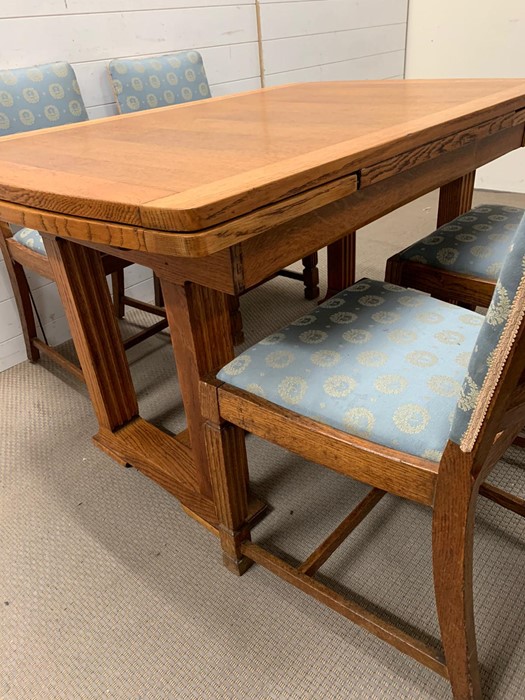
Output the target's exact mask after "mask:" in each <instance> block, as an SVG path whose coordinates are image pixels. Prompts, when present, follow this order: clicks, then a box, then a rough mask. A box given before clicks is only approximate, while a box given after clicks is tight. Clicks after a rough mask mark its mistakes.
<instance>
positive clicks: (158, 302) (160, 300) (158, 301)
mask: <svg viewBox="0 0 525 700" xmlns="http://www.w3.org/2000/svg"><path fill="white" fill-rule="evenodd" d="M153 290H154V295H155V296H154V299H155V306H164V297H163V295H162V287H161V286H160V280H159V278H158V277H157V275H155V274H154V275H153Z"/></svg>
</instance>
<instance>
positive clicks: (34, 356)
mask: <svg viewBox="0 0 525 700" xmlns="http://www.w3.org/2000/svg"><path fill="white" fill-rule="evenodd" d="M87 119H88V115H87V112H86V108H85V106H84V101H83V100H82V96H81V94H80V90H79V87H78V83H77V80H76V76H75V73H74V71H73V68H72V67H71V66H70V65H69V64H68V63H65V62H63V61H61V62H57V63H49V64H45V65H40V66H33V67H30V68H16V69H12V70H3V71H2V70H0V137H1V136H7V135H9V134H15V133H18V132H23V131H33V130H36V129H45V128H49V127H57V126H62V125H65V124H74V123H76V122H83V121H86V120H87ZM0 229H1V230H0V233H1V235H0V249H1V250H2V253H3V257H4V260H5V264H6V268H7V271H8V274H9V277H10V280H11V284H12V287H13V293H14V297H15V301H16V303H17V307H18V311H19V314H20V320H21V324H22V330H23V334H24V340H25V344H26V349H27V354H28V357H29V359H30V360H32V361H36V360H38V359H39V357H40V352H44V353H45V354H47V355H48V356H50V357H51V358H52V359H54V360H55V361H57V362H59V363H60V364H61V365H62V366H64V367H65V368H66V369H68V370H69V371H71V372H72V373H73V374H75V375H76V376H77V377H79V378H81V377H82V373H81V371H80V370H79V369H78V368H77V367H76V365H74V364H73V363H70V362H69V361H68V360H66V359H65V358H64V357H63V356H62V355H60V353H58V352H57V351H56V350H55V349H54V348H52V347H50V346H49V344H48V342H47V339H46V336H45V333H44V330H43V328H42V327H41V332H42V335H43V338H44V340H41V339H40V338H39V337H38V335H37V330H36V322H35V314H34V312H33V311H36V308H35V307H34V303H32V298H31V291H30V289H29V285H28V282H27V279H26V276H25V272H24V267H26V268H29V269H32V270H35V271H36V272H38V273H39V274H40V275H42V276H43V277H45V278H47V279H50V280H52V279H53V272H52V269H51V265H50V264H49V261H48V259H47V256H46V251H45V248H44V243H43V240H42V236H41V235H40V233H39V232H38V231H35V230H34V229H28V228H20V227H18V226H8V225H7V224H4V223H2V222H0ZM102 260H103V264H104V269H105V271H106V274H111V276H112V287H113V301H114V307H115V312H116V313H117V316H119V317H122V316H123V315H124V305H125V304H126V305H129V306H136V307H138V308H141V309H144V310H148V311H150V312H152V313H155V314H156V315H161V316H164V311H163V310H162V309H158V308H157V307H155V306H153V305H144V304H143V303H142V302H140V301H137V300H135V299H132V298H130V297H126V296H125V295H124V267H126V266H127V265H130V264H131V263H128V262H126V261H122V260H120V259H118V258H115V257H113V256H109V255H104V256H102ZM145 306H146V307H147V309H145ZM36 315H37V318H38V319H39V317H38V314H36ZM39 321H40V319H39ZM166 326H167V322H166V320H165V318H163V319H162V320H161V321H159V322H158V323H155V324H153V326H150V327H149V328H148V329H146V330H145V331H141V332H139V333H137V334H135V335H134V336H133V337H132V338H128V339H127V340H126V343H125V345H126V346H127V347H131V346H132V345H134V344H136V343H137V342H140V341H141V340H144V339H145V338H146V337H149V336H150V335H152V334H153V333H156V332H158V331H159V330H162V329H163V328H166Z"/></svg>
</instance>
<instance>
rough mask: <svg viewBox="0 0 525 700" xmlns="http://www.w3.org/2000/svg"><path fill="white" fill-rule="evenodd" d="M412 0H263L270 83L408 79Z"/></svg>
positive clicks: (264, 45)
mask: <svg viewBox="0 0 525 700" xmlns="http://www.w3.org/2000/svg"><path fill="white" fill-rule="evenodd" d="M407 6H408V0H366V2H363V0H259V13H260V27H261V38H262V55H263V67H264V83H265V85H282V84H284V83H294V82H303V81H309V80H360V79H367V80H370V79H379V78H402V77H403V74H404V61H405V43H406V23H407Z"/></svg>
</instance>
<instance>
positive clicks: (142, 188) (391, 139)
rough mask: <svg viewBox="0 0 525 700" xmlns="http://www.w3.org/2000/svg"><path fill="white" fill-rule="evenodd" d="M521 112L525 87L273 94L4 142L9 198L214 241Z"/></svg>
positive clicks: (364, 85) (404, 85)
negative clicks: (223, 231)
mask: <svg viewBox="0 0 525 700" xmlns="http://www.w3.org/2000/svg"><path fill="white" fill-rule="evenodd" d="M520 110H525V79H501V80H499V79H491V80H443V81H441V80H400V81H397V80H388V81H358V82H357V81H355V82H327V83H303V84H296V85H289V86H282V87H276V88H266V89H261V90H256V91H252V92H249V93H243V94H238V95H232V96H225V97H220V98H214V99H210V100H203V101H200V102H196V103H189V104H185V105H178V106H174V107H167V108H163V109H155V110H150V111H147V112H140V113H136V114H131V115H124V116H120V117H110V118H105V119H99V120H95V121H92V122H86V123H81V124H75V125H69V126H65V127H57V128H55V129H46V130H43V131H38V132H29V133H25V134H20V135H15V136H7V137H4V138H2V139H0V201H3V202H4V203H11V204H16V205H22V206H23V207H31V208H33V209H36V210H43V211H46V212H53V213H56V214H60V215H65V216H67V217H81V218H86V219H89V220H91V221H96V222H108V223H111V224H114V225H119V226H123V227H126V226H130V227H140V228H142V229H153V230H156V231H159V232H171V233H184V232H186V233H188V232H194V233H195V232H206V231H207V230H210V231H211V230H213V227H217V226H221V225H224V224H225V223H228V222H230V221H232V220H237V219H238V218H239V217H245V216H247V215H252V216H253V215H254V212H255V213H257V212H260V211H261V209H262V208H264V207H268V206H270V205H275V203H276V202H286V201H288V200H289V199H290V201H292V202H293V201H295V200H294V199H293V198H297V197H298V196H299V197H300V195H301V193H303V198H304V193H305V192H317V191H318V188H324V193H325V194H324V196H325V199H326V198H327V197H328V198H329V196H332V197H333V199H335V198H337V197H340V196H341V192H342V191H344V186H345V180H344V178H350V179H349V180H348V187H349V189H348V192H351V191H352V185H353V182H354V181H353V180H352V179H351V178H352V175H353V174H358V175H359V173H360V171H362V170H363V169H365V168H370V167H373V166H374V165H375V164H376V163H378V162H381V161H385V160H386V159H388V158H392V157H395V156H396V155H397V154H400V153H403V152H406V151H407V149H409V148H410V149H415V148H417V147H420V146H425V145H426V144H429V143H431V142H432V141H433V140H434V141H436V142H437V141H439V140H440V139H443V138H444V137H445V136H447V135H448V134H454V133H456V132H458V130H461V129H468V127H469V126H473V125H479V124H482V123H483V122H486V121H490V120H491V119H495V118H497V117H499V116H502V115H508V114H511V113H512V114H518V113H519V112H520ZM522 116H524V118H525V115H522ZM334 183H335V184H334ZM327 190H328V191H330V192H332V190H334V193H333V194H330V195H328V194H326V192H327ZM93 235H94V236H95V239H96V238H97V236H98V234H97V233H95V234H93ZM100 240H102V238H101V239H100ZM106 242H107V241H106Z"/></svg>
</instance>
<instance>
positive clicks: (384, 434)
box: [218, 279, 483, 461]
mask: <svg viewBox="0 0 525 700" xmlns="http://www.w3.org/2000/svg"><path fill="white" fill-rule="evenodd" d="M482 322H483V317H482V316H481V315H479V314H477V313H475V312H473V311H467V310H465V309H462V308H460V307H457V306H453V305H451V304H447V303H445V302H442V301H439V300H437V299H434V298H432V297H429V296H427V295H425V294H422V293H420V292H415V291H413V290H407V289H405V288H403V287H398V286H396V285H392V284H388V283H385V282H378V281H374V280H369V279H365V280H363V281H361V282H359V283H357V284H355V285H353V286H352V287H349V288H348V289H347V290H345V291H344V292H341V293H340V294H338V295H337V296H335V297H333V298H332V299H330V300H329V301H327V302H325V303H324V304H322V305H321V306H319V307H318V308H317V309H315V310H314V311H313V312H312V313H311V314H309V315H307V316H304V317H303V318H300V319H298V320H297V321H295V322H294V323H292V324H291V325H289V326H288V327H286V328H284V329H282V330H281V331H279V332H277V333H274V334H273V335H271V336H269V337H268V338H265V339H264V340H262V341H261V342H260V343H257V344H256V345H254V346H253V347H252V348H250V349H249V350H247V351H246V352H243V353H242V354H241V355H239V356H238V357H237V358H236V359H235V360H233V361H232V362H230V363H229V364H228V365H226V366H225V367H223V369H222V370H221V371H220V372H219V374H218V377H219V379H221V380H222V381H224V382H227V383H228V384H232V385H233V386H236V387H239V388H241V389H244V390H246V391H249V392H251V393H253V394H257V395H260V396H263V397H264V398H266V399H267V400H269V401H271V402H273V403H275V404H278V405H280V406H284V407H285V408H288V409H290V410H293V411H295V412H297V413H300V414H302V415H305V416H308V417H310V418H313V419H315V420H318V421H320V422H322V423H325V424H327V425H330V426H333V427H335V428H338V429H339V430H343V431H345V432H348V433H351V434H353V435H360V436H362V437H365V438H367V439H370V440H372V441H373V442H376V443H378V444H381V445H387V446H389V447H392V448H394V449H397V450H403V451H406V452H408V453H409V454H413V455H419V456H422V457H425V458H428V459H431V460H435V461H438V460H439V459H440V457H441V454H442V452H443V449H444V447H445V444H446V442H447V439H448V436H449V433H450V427H451V420H452V417H453V415H454V409H455V406H456V403H457V400H458V396H459V393H460V390H461V386H462V383H463V380H464V378H465V374H466V371H467V365H468V362H469V359H470V356H471V353H472V349H473V347H474V344H475V342H476V338H477V336H478V332H479V329H480V326H481V324H482Z"/></svg>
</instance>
